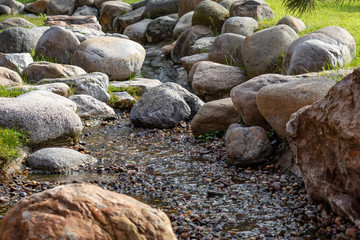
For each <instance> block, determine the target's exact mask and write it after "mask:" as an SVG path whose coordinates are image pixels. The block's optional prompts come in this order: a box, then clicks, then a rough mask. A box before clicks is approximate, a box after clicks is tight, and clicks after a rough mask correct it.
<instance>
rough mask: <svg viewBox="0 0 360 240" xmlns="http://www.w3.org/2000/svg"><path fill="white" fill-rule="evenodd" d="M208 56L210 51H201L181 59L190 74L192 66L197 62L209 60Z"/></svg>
mask: <svg viewBox="0 0 360 240" xmlns="http://www.w3.org/2000/svg"><path fill="white" fill-rule="evenodd" d="M208 56H209V54H208V53H199V54H194V55H191V56H187V57H182V58H181V59H180V61H181V64H182V66H183V67H184V69H185V70H186V72H187V73H188V74H189V72H190V70H191V68H192V66H194V64H195V63H197V62H200V61H207V60H208Z"/></svg>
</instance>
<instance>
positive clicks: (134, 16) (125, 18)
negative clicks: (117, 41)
mask: <svg viewBox="0 0 360 240" xmlns="http://www.w3.org/2000/svg"><path fill="white" fill-rule="evenodd" d="M144 10H145V7H141V8H138V9H136V10H134V11H131V12H128V13H126V14H124V15H121V16H119V17H118V20H117V21H118V22H119V24H120V26H121V29H123V30H124V29H125V28H127V27H128V26H130V25H132V24H134V23H137V22H140V21H141V20H142V14H143V12H144Z"/></svg>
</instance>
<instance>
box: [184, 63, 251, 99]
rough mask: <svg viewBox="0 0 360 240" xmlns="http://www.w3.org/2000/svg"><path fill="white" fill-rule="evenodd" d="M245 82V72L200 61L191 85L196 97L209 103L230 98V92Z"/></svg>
mask: <svg viewBox="0 0 360 240" xmlns="http://www.w3.org/2000/svg"><path fill="white" fill-rule="evenodd" d="M194 66H195V65H194ZM194 66H193V67H194ZM246 80H247V77H246V74H245V72H244V71H243V70H241V69H239V68H237V67H233V66H228V65H223V64H218V63H213V62H210V61H202V62H199V65H198V66H197V68H196V70H195V73H194V76H193V80H192V84H191V85H192V88H193V90H194V93H195V94H196V95H197V96H199V97H200V98H201V99H205V100H206V101H211V100H217V99H221V98H226V97H230V90H231V89H232V88H233V87H235V86H237V85H239V84H241V83H243V82H245V81H246Z"/></svg>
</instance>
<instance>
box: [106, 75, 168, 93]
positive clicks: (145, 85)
mask: <svg viewBox="0 0 360 240" xmlns="http://www.w3.org/2000/svg"><path fill="white" fill-rule="evenodd" d="M161 84H162V83H161V82H160V81H159V80H157V79H147V78H134V79H132V80H129V81H111V82H110V85H111V86H113V87H117V88H125V87H136V88H140V89H141V92H142V93H144V92H146V91H148V90H149V89H150V88H153V87H157V86H159V85H161Z"/></svg>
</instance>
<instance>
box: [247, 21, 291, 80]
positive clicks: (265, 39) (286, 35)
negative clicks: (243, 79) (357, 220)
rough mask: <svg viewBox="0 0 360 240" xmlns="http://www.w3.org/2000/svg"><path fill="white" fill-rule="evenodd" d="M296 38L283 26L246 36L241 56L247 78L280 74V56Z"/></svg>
mask: <svg viewBox="0 0 360 240" xmlns="http://www.w3.org/2000/svg"><path fill="white" fill-rule="evenodd" d="M297 38H298V35H297V34H296V32H295V31H294V30H293V29H292V28H290V27H289V26H287V25H283V24H282V25H277V26H275V27H271V28H267V29H264V30H261V31H259V32H256V33H254V34H252V35H250V36H247V37H246V38H245V40H244V43H243V46H242V55H243V61H244V65H245V68H246V71H247V73H248V74H249V76H250V77H255V76H258V75H261V74H264V73H275V72H280V71H281V57H282V54H283V53H284V52H285V51H286V50H287V49H288V47H289V46H290V45H291V44H292V43H293V42H294V41H295V40H296V39H297Z"/></svg>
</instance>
